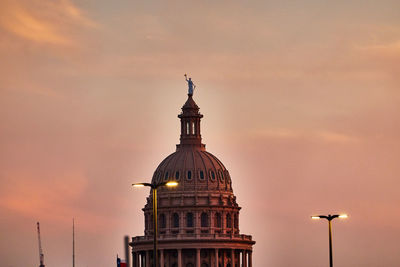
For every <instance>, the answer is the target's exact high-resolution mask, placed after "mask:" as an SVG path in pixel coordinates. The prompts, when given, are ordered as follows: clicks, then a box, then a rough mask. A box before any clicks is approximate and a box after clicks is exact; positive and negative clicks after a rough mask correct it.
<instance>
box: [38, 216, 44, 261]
mask: <svg viewBox="0 0 400 267" xmlns="http://www.w3.org/2000/svg"><path fill="white" fill-rule="evenodd" d="M37 233H38V241H39V260H40V265H39V267H44V255H43V250H42V241H41V240H40V224H39V222H37Z"/></svg>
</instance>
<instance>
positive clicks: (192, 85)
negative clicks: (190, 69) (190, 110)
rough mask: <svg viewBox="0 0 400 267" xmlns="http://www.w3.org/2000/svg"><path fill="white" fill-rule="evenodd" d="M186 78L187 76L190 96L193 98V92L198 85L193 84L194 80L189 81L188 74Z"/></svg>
mask: <svg viewBox="0 0 400 267" xmlns="http://www.w3.org/2000/svg"><path fill="white" fill-rule="evenodd" d="M184 76H185V79H186V81H187V83H188V87H189V95H190V96H192V95H193V91H194V89H195V88H196V85H195V84H194V83H193V81H192V78H189V80H188V78H187V75H186V73H185V75H184Z"/></svg>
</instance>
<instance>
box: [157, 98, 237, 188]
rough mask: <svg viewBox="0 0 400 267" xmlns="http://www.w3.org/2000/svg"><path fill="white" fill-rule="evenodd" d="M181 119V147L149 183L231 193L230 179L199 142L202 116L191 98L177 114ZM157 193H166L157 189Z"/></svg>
mask: <svg viewBox="0 0 400 267" xmlns="http://www.w3.org/2000/svg"><path fill="white" fill-rule="evenodd" d="M178 117H179V118H180V120H181V136H180V144H178V145H177V146H176V152H175V153H172V154H171V155H169V156H168V157H167V158H165V159H164V160H163V161H162V162H161V163H160V165H158V167H157V169H156V171H155V172H154V175H153V178H152V183H153V184H158V183H161V182H167V181H170V180H175V181H178V182H179V185H178V187H177V188H176V189H175V190H177V191H180V190H184V191H193V190H194V191H210V190H217V191H228V192H232V188H231V179H230V176H229V173H228V171H227V170H226V168H225V166H224V165H223V164H222V162H221V161H220V160H219V159H218V158H217V157H215V156H214V155H212V154H211V153H209V152H207V151H206V147H205V145H204V144H202V143H201V133H200V120H201V118H202V117H203V115H201V114H200V112H199V107H198V106H197V104H196V102H195V101H194V100H193V98H192V95H188V99H187V100H186V102H185V104H184V105H183V107H182V113H181V114H179V115H178ZM159 190H160V191H164V190H168V189H165V188H162V187H161V188H160V189H159Z"/></svg>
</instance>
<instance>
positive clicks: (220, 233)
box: [131, 95, 255, 267]
mask: <svg viewBox="0 0 400 267" xmlns="http://www.w3.org/2000/svg"><path fill="white" fill-rule="evenodd" d="M178 117H179V118H180V120H181V136H180V144H179V145H177V149H176V152H174V153H172V154H171V155H169V156H168V157H167V158H165V159H164V160H163V161H162V162H161V163H160V165H159V166H158V167H157V169H156V170H155V172H154V175H153V178H152V183H153V184H157V183H161V182H167V181H177V182H178V183H179V185H178V186H177V187H174V188H169V187H159V189H158V190H157V196H158V201H157V203H158V233H159V237H158V255H159V264H160V267H195V266H196V267H235V266H236V267H239V266H242V267H252V247H253V245H254V244H255V241H253V240H252V237H251V236H250V235H243V234H240V230H239V211H240V209H241V208H240V207H239V205H238V204H237V203H236V197H235V196H234V194H233V191H232V181H231V177H230V175H229V172H228V170H227V169H226V168H225V166H224V165H223V164H222V162H221V161H220V160H218V159H217V158H216V157H215V156H214V155H212V154H211V153H209V152H207V151H206V148H205V145H204V144H202V143H201V134H200V120H201V118H202V117H203V115H201V114H200V113H199V107H198V106H197V105H196V103H195V102H194V100H193V98H192V95H188V100H187V101H186V103H185V104H184V106H183V107H182V113H181V114H179V115H178ZM152 199H153V198H152V192H151V193H150V196H149V197H148V198H147V203H146V205H145V207H144V208H143V211H144V217H145V230H144V236H136V237H133V238H132V243H131V246H132V255H133V266H134V267H150V266H152V264H153V257H152V255H153V253H152V252H153V209H152V206H153V203H152Z"/></svg>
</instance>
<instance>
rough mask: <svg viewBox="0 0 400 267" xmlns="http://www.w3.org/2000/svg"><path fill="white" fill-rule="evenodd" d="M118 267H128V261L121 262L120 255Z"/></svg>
mask: <svg viewBox="0 0 400 267" xmlns="http://www.w3.org/2000/svg"><path fill="white" fill-rule="evenodd" d="M117 267H127V266H126V261H124V260H121V259H120V258H119V257H118V255H117Z"/></svg>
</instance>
